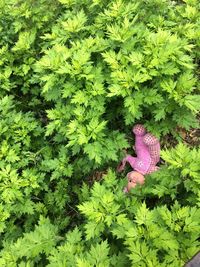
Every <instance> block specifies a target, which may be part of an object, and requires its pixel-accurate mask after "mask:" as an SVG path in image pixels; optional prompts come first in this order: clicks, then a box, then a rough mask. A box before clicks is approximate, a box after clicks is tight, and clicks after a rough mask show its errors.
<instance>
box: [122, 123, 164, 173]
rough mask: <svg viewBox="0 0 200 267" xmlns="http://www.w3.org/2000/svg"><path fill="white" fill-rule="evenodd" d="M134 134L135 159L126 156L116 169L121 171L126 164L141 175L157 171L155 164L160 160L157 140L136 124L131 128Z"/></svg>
mask: <svg viewBox="0 0 200 267" xmlns="http://www.w3.org/2000/svg"><path fill="white" fill-rule="evenodd" d="M133 133H134V134H135V152H136V154H137V157H133V156H131V155H127V156H126V157H125V158H124V159H123V160H122V163H121V165H120V167H119V168H118V170H119V171H121V170H123V169H124V167H125V165H126V163H127V162H128V163H129V164H130V165H131V167H132V168H133V169H134V170H135V171H137V172H139V173H141V174H142V175H145V174H149V173H152V172H155V171H157V170H158V169H159V167H157V166H156V164H157V163H158V162H159V160H160V143H159V140H158V139H157V138H156V137H155V136H153V135H152V134H150V133H146V130H145V128H144V126H143V125H141V124H137V125H135V126H134V127H133Z"/></svg>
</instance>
